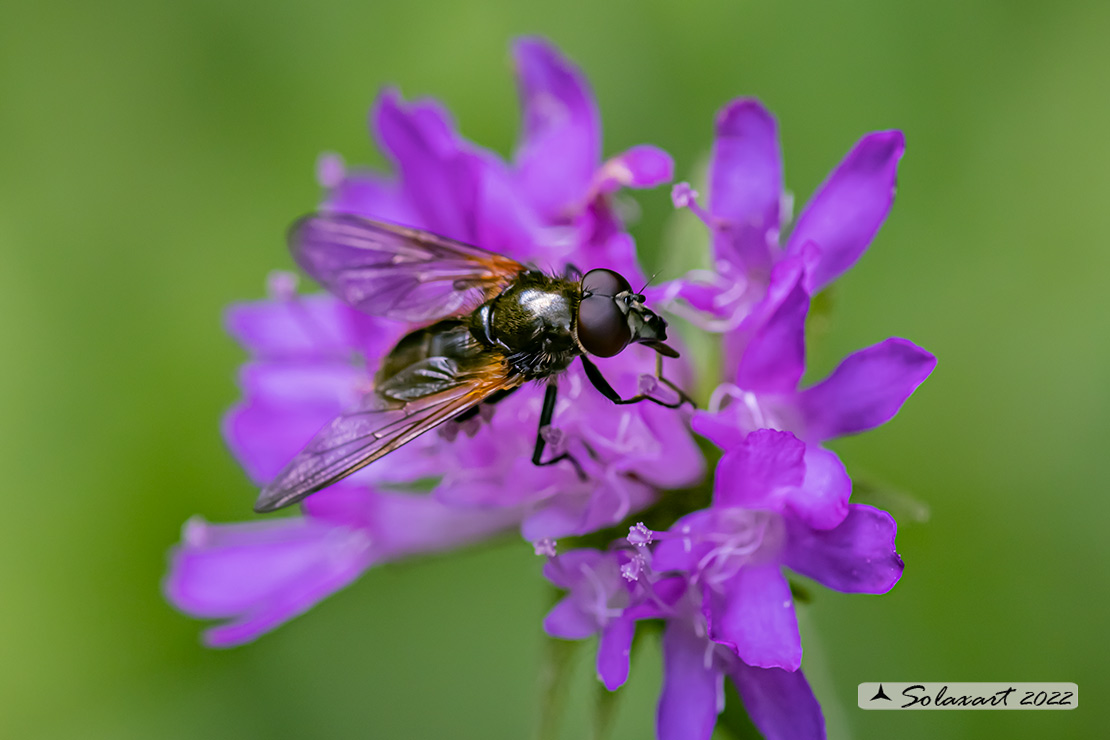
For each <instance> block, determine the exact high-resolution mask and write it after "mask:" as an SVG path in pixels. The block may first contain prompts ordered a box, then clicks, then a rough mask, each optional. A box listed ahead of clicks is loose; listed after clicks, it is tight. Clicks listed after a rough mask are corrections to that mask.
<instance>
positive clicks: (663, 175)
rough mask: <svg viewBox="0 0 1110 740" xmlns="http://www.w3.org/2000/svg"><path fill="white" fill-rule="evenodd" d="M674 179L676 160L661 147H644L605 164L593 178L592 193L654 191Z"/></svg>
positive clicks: (633, 148)
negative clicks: (625, 189)
mask: <svg viewBox="0 0 1110 740" xmlns="http://www.w3.org/2000/svg"><path fill="white" fill-rule="evenodd" d="M673 177H674V160H673V159H671V155H669V154H667V153H666V152H665V151H663V150H662V149H660V148H659V147H655V146H651V145H649V144H641V145H640V146H634V147H632V148H631V149H629V150H627V151H625V152H623V153H621V154H618V155H617V156H615V157H612V158H611V159H608V160H606V162H605V164H603V165H601V168H600V169H599V170H598V171H597V172H596V173H595V174H594V183H593V191H594V192H595V193H611V192H613V191H614V190H617V189H619V188H653V187H655V186H657V185H662V184H663V183H665V182H670V181H671V179H672V178H673Z"/></svg>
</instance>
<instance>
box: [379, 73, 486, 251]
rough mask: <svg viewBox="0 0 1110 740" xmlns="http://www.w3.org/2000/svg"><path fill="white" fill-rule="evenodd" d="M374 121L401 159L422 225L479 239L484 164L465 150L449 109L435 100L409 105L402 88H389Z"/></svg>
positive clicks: (450, 234) (454, 235)
mask: <svg viewBox="0 0 1110 740" xmlns="http://www.w3.org/2000/svg"><path fill="white" fill-rule="evenodd" d="M373 121H374V129H375V131H376V132H377V134H378V137H379V138H380V140H381V142H382V144H383V146H384V147H385V149H386V150H387V151H388V152H389V153H390V155H391V157H392V158H393V160H394V162H396V164H397V169H398V171H399V173H400V176H401V188H402V193H403V195H404V197H405V199H406V200H407V202H409V203H411V204H412V205H413V207H414V208H415V209H416V211H417V215H418V216H419V219H420V223H419V224H417V225H418V226H420V227H421V228H425V229H428V230H429V231H433V232H435V233H437V234H440V235H442V236H446V237H450V238H452V239H459V240H461V241H464V242H472V241H474V238H475V235H476V229H475V223H474V214H475V201H476V198H477V193H478V185H479V180H480V176H481V172H480V169H481V167H480V164H481V163H480V161H479V159H478V157H477V156H476V155H473V154H471V153H470V152H467V151H464V150H463V149H462V145H461V144H460V143H459V142H458V141H457V140H456V137H455V135H454V132H453V126H452V124H451V122H450V118H449V117H448V115H447V113H446V111H444V110H443V109H442V108H441V107H440V106H439V105H438V104H436V103H432V102H429V101H420V102H416V103H411V104H408V105H406V104H405V103H404V102H403V101H402V100H401V97H400V95H399V94H398V93H397V92H396V91H394V90H387V91H386V92H384V93H382V94H381V95H380V96H379V98H378V101H377V103H376V105H375V108H374V112H373Z"/></svg>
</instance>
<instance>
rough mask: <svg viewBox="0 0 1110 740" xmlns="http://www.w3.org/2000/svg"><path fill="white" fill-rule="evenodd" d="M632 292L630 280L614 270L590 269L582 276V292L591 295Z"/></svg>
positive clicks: (613, 294)
mask: <svg viewBox="0 0 1110 740" xmlns="http://www.w3.org/2000/svg"><path fill="white" fill-rule="evenodd" d="M626 291H627V292H629V293H631V292H632V286H631V285H629V284H628V281H627V280H625V279H624V278H623V277H621V276H620V275H619V274H618V273H615V272H613V271H612V270H604V269H601V270H590V271H589V272H587V273H586V274H585V275H584V276H583V277H582V292H583V293H584V294H589V295H604V296H615V295H617V294H618V293H624V292H626Z"/></svg>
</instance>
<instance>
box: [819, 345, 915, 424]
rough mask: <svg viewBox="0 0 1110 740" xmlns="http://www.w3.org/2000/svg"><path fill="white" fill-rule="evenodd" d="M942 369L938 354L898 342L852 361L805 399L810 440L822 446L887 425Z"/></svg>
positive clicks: (859, 354)
mask: <svg viewBox="0 0 1110 740" xmlns="http://www.w3.org/2000/svg"><path fill="white" fill-rule="evenodd" d="M936 364H937V360H936V358H935V357H934V356H933V355H932V354H930V353H929V352H926V351H925V350H923V349H921V348H920V347H918V346H917V345H916V344H914V343H913V342H910V341H908V340H906V339H899V338H898V337H892V338H890V339H887V340H885V341H883V342H880V343H878V344H876V345H873V346H871V347H868V348H866V349H862V350H860V351H858V352H855V353H853V354H851V355H849V356H848V357H846V358H845V359H844V361H843V362H841V363H840V365H839V366H838V367H837V368H836V370H834V371H833V373H832V375H830V376H829V377H828V378H826V379H825V380H823V381H821V382H820V383H818V384H817V385H815V386H813V387H812V388H807V389H806V390H804V391H802V393H801V394H799V399H798V400H799V405H800V408H801V410H802V413H803V415H804V417H805V427H806V438H807V439H809V440H812V441H822V440H826V439H833V438H835V437H842V436H844V435H846V434H856V433H857V432H862V431H866V430H868V429H872V428H874V427H877V426H879V425H881V424H885V423H886V422H887V421H889V420H890V419H891V418H893V417H894V415H895V414H897V413H898V410H899V409H900V408H902V404H903V403H905V401H906V399H907V398H909V396H910V394H912V393H913V392H914V390H916V389H917V386H919V385H921V383H922V382H924V380H925V378H927V377H929V374H930V373H931V372H932V371H933V368H934V367H936Z"/></svg>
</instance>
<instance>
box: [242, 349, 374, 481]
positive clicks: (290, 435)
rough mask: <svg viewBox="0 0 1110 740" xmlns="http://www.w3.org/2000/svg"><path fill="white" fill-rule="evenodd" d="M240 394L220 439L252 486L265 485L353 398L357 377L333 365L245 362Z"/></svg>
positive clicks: (351, 370) (358, 373) (359, 379)
mask: <svg viewBox="0 0 1110 740" xmlns="http://www.w3.org/2000/svg"><path fill="white" fill-rule="evenodd" d="M241 383H242V385H243V389H244V392H245V395H246V398H245V400H244V401H243V402H241V403H239V404H237V405H236V406H234V407H232V409H231V410H230V411H229V412H228V413H227V415H226V416H225V417H224V422H223V432H224V439H225V441H226V442H227V444H228V446H229V447H230V448H231V451H232V453H233V454H234V455H235V457H236V459H237V460H239V462H240V463H241V464H242V465H243V467H244V468H245V469H246V471H247V474H248V475H250V477H251V479H252V480H254V481H255V482H256V483H266V482H268V481H269V480H270V479H272V478H273V477H274V476H275V475H277V474H278V472H280V471H281V469H282V468H283V467H285V465H286V464H287V463H288V462H289V461H290V460H292V459H293V456H294V455H296V454H297V453H298V452H300V451H301V449H302V448H303V447H304V446H305V444H307V443H308V441H309V440H310V439H312V437H313V435H314V434H316V432H318V431H320V429H321V428H322V427H323V426H324V425H325V424H327V423H328V422H329V421H331V420H332V419H333V418H334V417H336V416H338V415H339V414H340V413H341V412H342V411H343V410H344V409H345V408H347V407H349V406H350V405H352V404H353V403H354V401H355V400H356V398H357V393H356V388H357V387H358V386H359V384H360V383H365V377H364V375H363V373H362V372H361V371H359V370H357V369H356V368H354V367H353V366H350V365H343V364H337V363H313V362H309V363H299V364H298V363H269V362H266V363H250V364H247V365H245V366H244V367H243V370H242V372H241Z"/></svg>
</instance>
